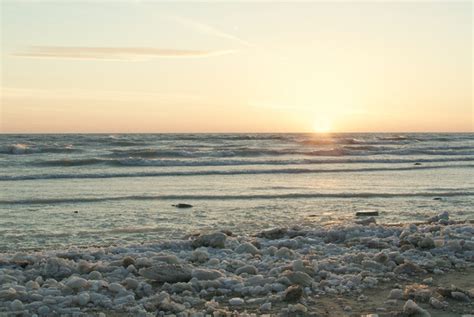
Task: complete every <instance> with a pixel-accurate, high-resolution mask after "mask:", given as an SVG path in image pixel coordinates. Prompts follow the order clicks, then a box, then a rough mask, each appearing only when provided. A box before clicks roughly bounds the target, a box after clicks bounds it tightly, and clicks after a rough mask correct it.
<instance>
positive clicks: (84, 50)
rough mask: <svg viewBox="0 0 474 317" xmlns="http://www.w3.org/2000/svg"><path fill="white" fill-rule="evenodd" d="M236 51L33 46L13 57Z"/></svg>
mask: <svg viewBox="0 0 474 317" xmlns="http://www.w3.org/2000/svg"><path fill="white" fill-rule="evenodd" d="M234 52H235V50H183V49H167V48H153V47H80V46H31V47H29V48H28V49H27V50H25V51H23V52H17V53H13V54H12V56H16V57H26V58H66V59H97V60H126V61H143V60H150V59H153V58H203V57H210V56H219V55H226V54H232V53H234Z"/></svg>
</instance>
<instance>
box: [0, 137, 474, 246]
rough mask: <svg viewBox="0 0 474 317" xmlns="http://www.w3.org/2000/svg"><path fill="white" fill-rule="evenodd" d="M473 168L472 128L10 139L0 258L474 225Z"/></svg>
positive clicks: (3, 158)
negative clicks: (315, 228)
mask: <svg viewBox="0 0 474 317" xmlns="http://www.w3.org/2000/svg"><path fill="white" fill-rule="evenodd" d="M473 167H474V134H472V133H471V134H328V135H323V134H116V135H115V134H114V135H107V134H68V135H38V134H35V135H0V237H1V239H0V252H5V251H7V252H8V251H14V250H32V249H36V250H38V249H52V248H63V247H68V246H71V245H75V246H88V245H110V244H122V243H129V244H133V243H141V242H147V241H154V240H158V239H163V238H166V239H168V238H181V237H183V236H184V235H186V234H189V233H193V232H197V231H202V230H208V229H228V230H231V231H233V232H236V233H249V234H251V233H254V232H257V231H259V230H262V229H264V228H268V227H275V226H286V225H296V224H318V225H319V224H321V225H325V224H333V223H340V222H347V221H352V220H353V219H354V213H355V212H356V211H363V210H376V211H379V213H380V216H379V217H378V222H379V223H400V222H416V221H423V220H426V219H427V218H428V217H430V216H432V215H435V214H437V213H439V212H443V211H448V212H449V213H450V216H451V218H452V219H455V220H468V219H474V207H473V206H474V168H473ZM438 198H441V200H439V199H438ZM175 203H189V204H192V205H193V206H194V207H193V208H190V209H177V208H175V207H173V206H172V204H175Z"/></svg>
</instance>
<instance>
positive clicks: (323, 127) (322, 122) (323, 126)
mask: <svg viewBox="0 0 474 317" xmlns="http://www.w3.org/2000/svg"><path fill="white" fill-rule="evenodd" d="M331 127H332V125H331V120H329V119H328V118H326V117H320V118H317V119H316V120H314V122H313V131H314V132H316V133H328V132H330V131H331Z"/></svg>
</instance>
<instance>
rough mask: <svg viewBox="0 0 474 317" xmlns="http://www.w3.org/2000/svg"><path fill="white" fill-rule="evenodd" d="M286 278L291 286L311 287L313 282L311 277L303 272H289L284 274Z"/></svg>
mask: <svg viewBox="0 0 474 317" xmlns="http://www.w3.org/2000/svg"><path fill="white" fill-rule="evenodd" d="M286 277H287V278H288V279H289V280H290V282H291V283H292V284H298V285H301V286H311V284H312V283H313V281H314V280H313V279H312V278H311V276H309V275H308V274H306V273H304V272H289V273H288V274H286Z"/></svg>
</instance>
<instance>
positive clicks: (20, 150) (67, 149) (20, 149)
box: [0, 143, 79, 155]
mask: <svg viewBox="0 0 474 317" xmlns="http://www.w3.org/2000/svg"><path fill="white" fill-rule="evenodd" d="M77 151H79V149H76V148H73V146H72V145H53V146H42V147H40V146H35V145H30V144H24V143H16V144H10V145H4V146H1V147H0V154H15V155H20V154H36V153H71V152H77Z"/></svg>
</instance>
